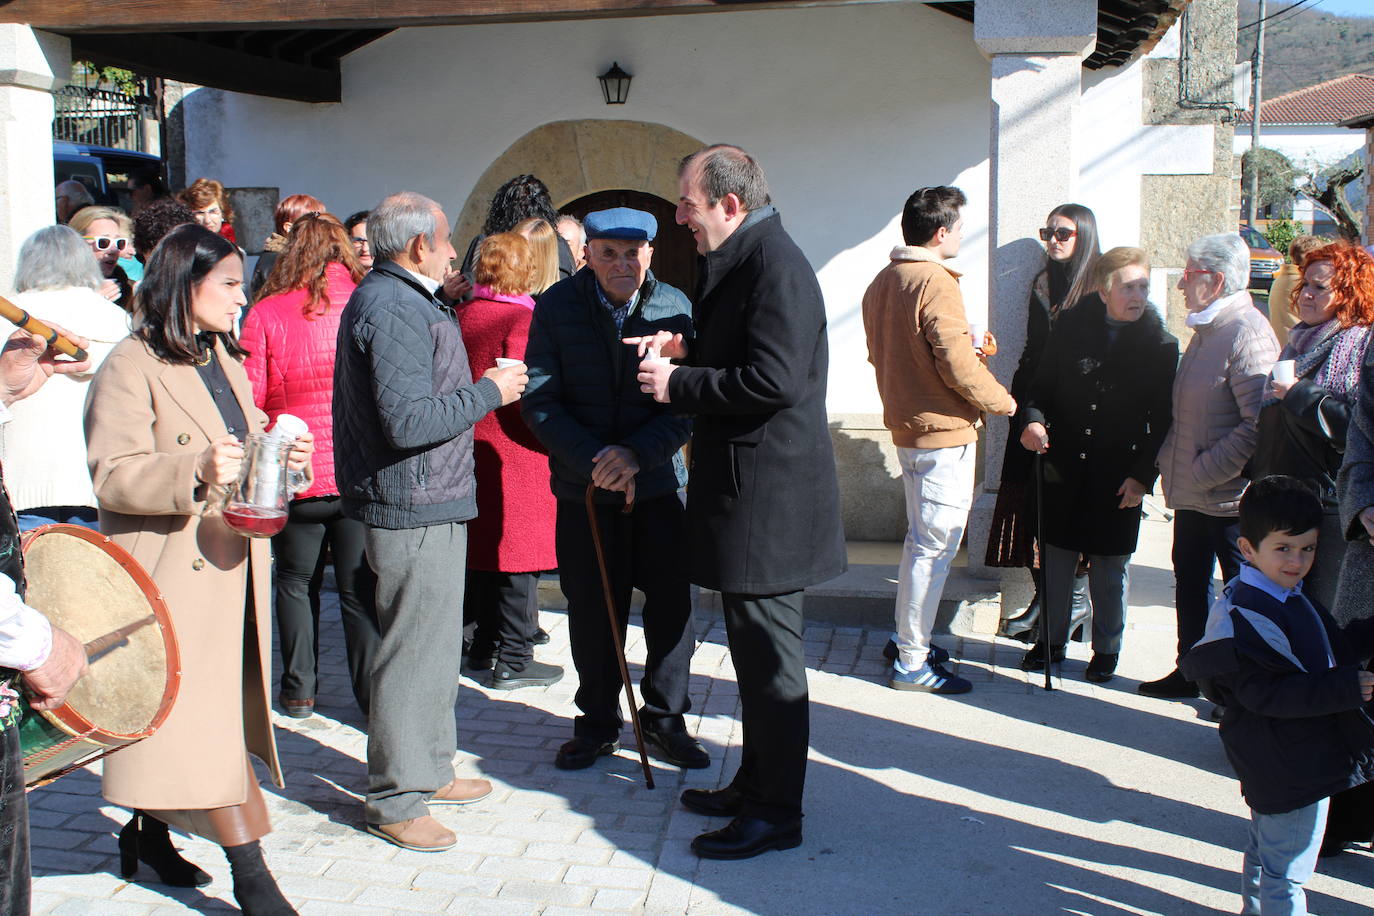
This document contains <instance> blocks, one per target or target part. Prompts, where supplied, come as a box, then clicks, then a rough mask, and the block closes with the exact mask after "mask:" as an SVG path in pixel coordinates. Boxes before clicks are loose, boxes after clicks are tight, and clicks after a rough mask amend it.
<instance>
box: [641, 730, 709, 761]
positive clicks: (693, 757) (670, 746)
mask: <svg viewBox="0 0 1374 916" xmlns="http://www.w3.org/2000/svg"><path fill="white" fill-rule="evenodd" d="M644 743H645V744H647V745H648V747H646V748H645V750H646V751H648V752H649V753H650V754H652V755H654V756H655V757H657V758H659V759H660V760H666V761H667V762H668V763H671V764H672V765H673V766H675V767H682V768H683V769H684V770H704V769H706V768H707V767H709V766H710V765H711V755H710V754H708V753H706V748H704V747H702V746H701V742H700V741H698V740H697V739H695V738H693V737H692V736H691V735H689V734H687V733H686V732H658V731H652V730H650V729H645V731H644Z"/></svg>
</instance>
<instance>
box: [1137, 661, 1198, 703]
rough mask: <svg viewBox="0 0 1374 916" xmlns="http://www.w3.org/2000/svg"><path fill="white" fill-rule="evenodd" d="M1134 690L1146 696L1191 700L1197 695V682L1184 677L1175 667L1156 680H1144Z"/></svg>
mask: <svg viewBox="0 0 1374 916" xmlns="http://www.w3.org/2000/svg"><path fill="white" fill-rule="evenodd" d="M1136 690H1138V691H1140V692H1141V693H1143V694H1144V695H1145V696H1147V697H1158V698H1160V699H1162V700H1192V699H1196V697H1197V695H1198V692H1197V684H1194V683H1193V682H1192V681H1190V680H1188V679H1187V678H1186V677H1184V676H1183V672H1181V671H1179V670H1178V669H1177V668H1175V669H1174V670H1173V671H1170V672H1169V673H1168V674H1166V675H1164V677H1162V678H1160V679H1159V680H1157V681H1146V682H1145V683H1143V684H1141V685H1140V686H1139V687H1137V688H1136Z"/></svg>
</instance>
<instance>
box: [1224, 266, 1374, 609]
mask: <svg viewBox="0 0 1374 916" xmlns="http://www.w3.org/2000/svg"><path fill="white" fill-rule="evenodd" d="M1287 305H1288V308H1289V309H1290V310H1291V312H1292V314H1293V315H1294V316H1295V317H1296V318H1297V319H1298V323H1297V324H1296V325H1294V326H1293V328H1292V330H1290V331H1289V334H1288V343H1287V344H1286V345H1285V346H1284V348H1283V352H1282V353H1281V354H1279V360H1280V361H1282V360H1292V361H1293V374H1292V379H1291V380H1288V379H1287V378H1286V374H1281V373H1275V374H1274V375H1284V376H1285V377H1283V378H1275V377H1273V376H1271V378H1270V381H1269V387H1268V390H1267V391H1266V392H1265V399H1264V401H1263V402H1262V404H1261V408H1260V415H1259V432H1258V439H1257V441H1256V443H1255V453H1254V456H1253V457H1252V458H1251V459H1250V464H1249V466H1248V467H1247V468H1246V471H1245V476H1246V477H1248V478H1250V479H1251V480H1259V479H1260V478H1262V477H1268V476H1269V475H1271V474H1287V475H1289V476H1292V477H1297V478H1299V479H1301V480H1303V481H1305V482H1306V483H1307V484H1308V485H1309V486H1311V487H1312V489H1313V490H1314V491H1315V492H1316V493H1317V495H1318V496H1319V497H1321V500H1322V506H1323V507H1324V508H1325V510H1326V512H1325V516H1324V517H1323V520H1322V526H1321V530H1320V539H1319V540H1318V542H1317V558H1316V562H1315V563H1314V564H1313V566H1312V571H1311V572H1310V573H1308V575H1307V578H1306V579H1305V580H1304V582H1303V591H1304V592H1306V593H1307V594H1308V595H1309V596H1311V597H1312V598H1315V599H1316V600H1317V601H1318V602H1320V603H1321V604H1322V605H1323V606H1325V607H1327V608H1333V609H1334V607H1335V604H1336V582H1337V579H1338V577H1339V574H1340V569H1341V559H1342V557H1343V556H1344V555H1345V545H1346V538H1345V531H1346V528H1345V527H1344V526H1342V524H1341V518H1340V513H1339V506H1338V503H1337V496H1336V475H1337V473H1338V472H1340V470H1341V460H1342V457H1343V456H1344V453H1345V438H1346V430H1347V428H1348V427H1349V425H1350V417H1351V412H1352V411H1353V410H1354V409H1355V404H1356V401H1357V399H1358V396H1359V393H1360V380H1361V368H1362V367H1363V365H1364V358H1365V349H1366V347H1367V346H1368V344H1369V327H1370V325H1371V324H1374V261H1371V259H1370V257H1369V255H1367V254H1366V253H1365V252H1364V251H1363V250H1361V249H1360V248H1359V247H1357V246H1355V245H1352V244H1350V243H1349V242H1336V243H1335V244H1331V245H1326V246H1324V247H1322V248H1318V249H1316V250H1315V251H1312V252H1310V253H1309V254H1308V255H1307V257H1306V260H1305V261H1304V262H1303V265H1302V279H1301V281H1300V282H1299V283H1298V285H1297V287H1296V288H1295V289H1294V291H1293V297H1292V300H1291V302H1289V303H1287ZM1273 307H1280V304H1279V303H1274V304H1273Z"/></svg>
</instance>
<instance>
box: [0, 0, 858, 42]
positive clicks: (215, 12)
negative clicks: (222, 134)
mask: <svg viewBox="0 0 1374 916" xmlns="http://www.w3.org/2000/svg"><path fill="white" fill-rule="evenodd" d="M856 2H881V0H792V2H785V0H444V2H436V0H387V2H385V3H378V2H377V0H234V2H232V3H225V2H223V0H8V2H6V0H0V23H24V24H27V25H31V26H33V27H34V28H38V29H49V30H51V31H55V32H62V33H65V34H68V35H75V34H77V33H81V32H103V33H117V32H153V31H158V32H197V31H237V30H244V29H250V30H256V29H263V30H266V29H376V28H399V27H402V26H420V25H468V24H475V23H482V22H520V21H530V20H549V19H591V18H602V17H608V16H652V15H664V14H676V13H703V12H711V11H719V10H723V9H730V8H732V7H733V8H738V7H750V8H755V7H757V8H769V7H773V8H781V7H794V6H819V5H837V4H847V3H856Z"/></svg>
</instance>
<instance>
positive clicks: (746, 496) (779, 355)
mask: <svg viewBox="0 0 1374 916" xmlns="http://www.w3.org/2000/svg"><path fill="white" fill-rule="evenodd" d="M699 267H700V280H699V284H698V287H699V291H698V298H697V302H696V307H695V310H694V318H695V322H696V334H697V338H696V341H695V342H694V343H693V345H692V348H691V351H690V353H689V358H688V359H687V360H686V363H687V364H686V365H684V366H682V367H680V368H679V369H678V370H677V371H676V372H674V373H673V374H672V376H671V377H670V378H669V391H668V394H669V399H670V401H671V403H672V405H673V407H674V408H675V409H676V410H679V411H682V412H685V413H690V414H694V415H695V417H696V419H695V422H694V426H693V434H692V469H691V474H690V477H689V481H688V487H687V524H688V530H689V533H690V537H691V544H692V560H691V573H692V581H693V582H695V583H697V584H698V585H701V586H703V587H705V588H713V589H716V590H718V591H724V592H733V593H736V594H746V595H778V594H783V593H786V592H793V591H797V590H799V589H802V588H805V587H806V586H808V585H814V584H816V583H818V582H824V581H826V580H827V579H832V578H834V577H835V576H837V575H839V574H840V573H842V572H844V570H845V567H846V561H845V551H844V532H843V530H842V527H841V524H840V493H839V483H838V480H837V478H836V474H835V455H834V451H833V449H832V447H831V442H830V429H829V425H828V423H827V420H826V412H825V389H826V381H827V375H826V373H827V370H828V364H829V349H828V346H827V342H826V318H825V303H824V302H823V301H822V299H821V290H820V284H818V283H817V282H816V274H815V272H814V271H812V269H811V265H810V264H809V263H808V262H807V260H806V256H805V255H804V254H802V251H801V249H800V248H798V247H797V245H796V243H795V242H793V241H792V239H791V237H790V236H788V234H787V233H786V232H785V231H784V230H783V228H782V219H781V218H780V217H779V216H778V215H777V213H776V211H774V210H773V209H772V207H768V208H765V209H764V210H760V211H755V212H754V213H752V214H750V216H749V217H748V218H746V221H745V223H744V224H743V225H742V226H741V227H740V228H739V229H736V230H735V232H734V234H732V235H731V236H730V237H729V238H728V239H727V240H726V241H725V244H723V245H722V246H721V247H720V248H719V249H717V250H716V251H713V252H711V253H710V254H708V255H707V256H705V257H704V258H702V259H701V260H700V264H699Z"/></svg>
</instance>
